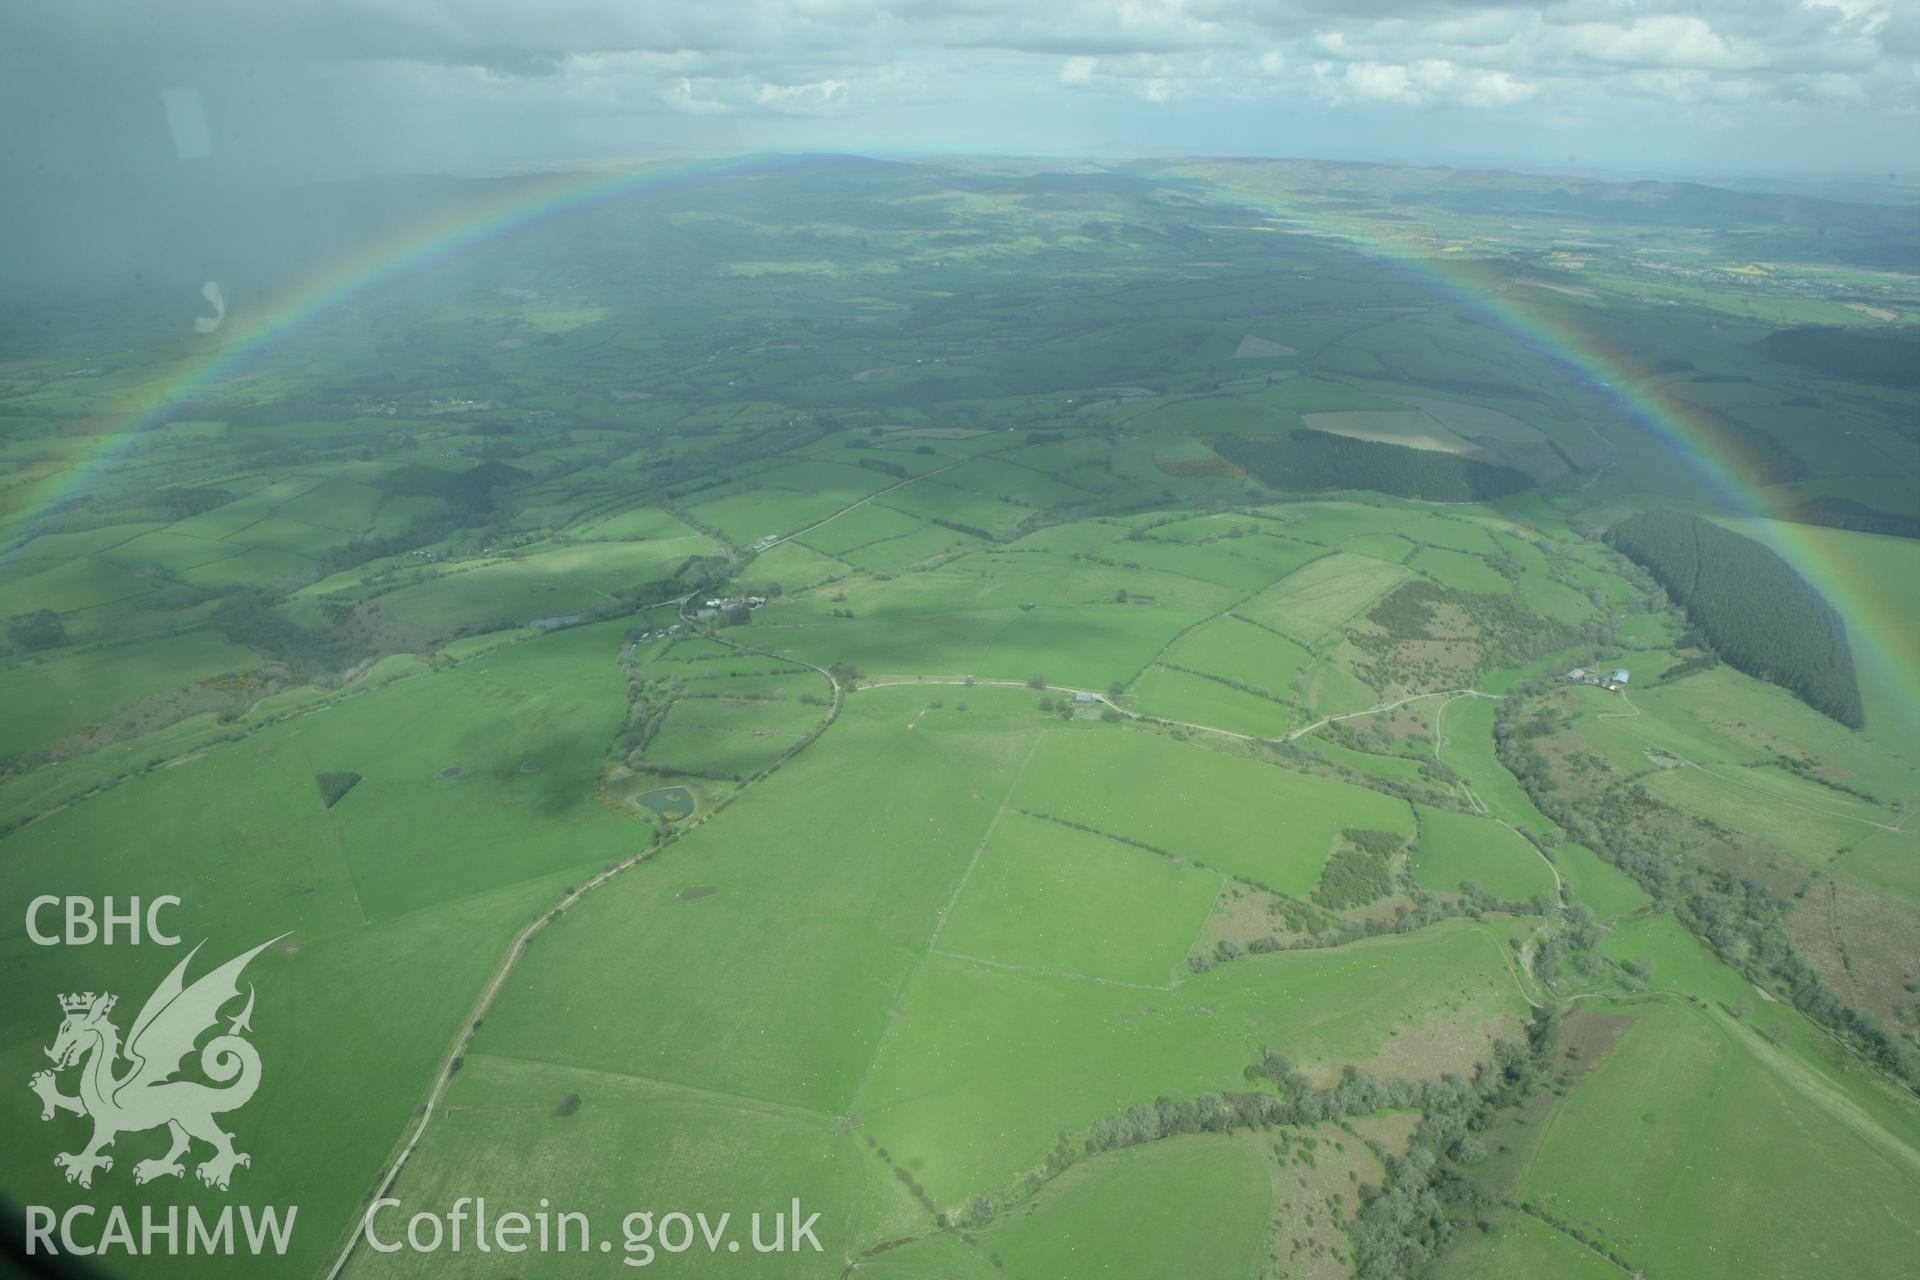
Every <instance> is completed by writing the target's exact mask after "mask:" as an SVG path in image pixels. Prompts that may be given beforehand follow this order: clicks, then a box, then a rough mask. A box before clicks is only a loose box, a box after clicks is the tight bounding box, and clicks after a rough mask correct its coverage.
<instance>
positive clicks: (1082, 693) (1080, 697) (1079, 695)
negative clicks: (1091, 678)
mask: <svg viewBox="0 0 1920 1280" xmlns="http://www.w3.org/2000/svg"><path fill="white" fill-rule="evenodd" d="M1073 700H1074V701H1075V702H1092V701H1093V695H1092V694H1090V693H1088V692H1087V691H1086V690H1085V689H1075V690H1074V691H1073Z"/></svg>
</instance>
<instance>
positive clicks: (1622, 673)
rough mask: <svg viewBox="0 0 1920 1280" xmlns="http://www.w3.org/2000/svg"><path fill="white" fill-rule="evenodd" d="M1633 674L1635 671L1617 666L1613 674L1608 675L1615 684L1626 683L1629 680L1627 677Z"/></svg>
mask: <svg viewBox="0 0 1920 1280" xmlns="http://www.w3.org/2000/svg"><path fill="white" fill-rule="evenodd" d="M1632 674H1633V673H1632V672H1630V671H1628V670H1627V669H1626V668H1625V667H1615V668H1614V669H1613V675H1611V676H1610V677H1608V679H1609V680H1611V681H1612V683H1614V684H1625V683H1626V682H1627V677H1628V676H1630V675H1632Z"/></svg>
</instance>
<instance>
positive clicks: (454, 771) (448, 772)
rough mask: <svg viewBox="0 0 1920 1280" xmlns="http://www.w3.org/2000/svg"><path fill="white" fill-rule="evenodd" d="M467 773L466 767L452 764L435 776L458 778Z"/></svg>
mask: <svg viewBox="0 0 1920 1280" xmlns="http://www.w3.org/2000/svg"><path fill="white" fill-rule="evenodd" d="M466 771H467V770H466V766H465V765H458V764H450V765H448V766H447V767H446V768H444V769H442V770H441V771H440V772H439V773H436V774H434V775H433V776H434V777H436V778H457V777H459V776H460V775H461V774H463V773H465V772H466Z"/></svg>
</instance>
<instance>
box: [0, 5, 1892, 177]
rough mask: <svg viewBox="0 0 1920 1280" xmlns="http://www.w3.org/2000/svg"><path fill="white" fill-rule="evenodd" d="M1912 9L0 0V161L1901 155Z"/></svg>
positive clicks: (1560, 161) (355, 163)
mask: <svg viewBox="0 0 1920 1280" xmlns="http://www.w3.org/2000/svg"><path fill="white" fill-rule="evenodd" d="M1917 10H1920V0H1701V2H1700V3H1674V2H1668V3H1655V2H1650V0H1565V2H1563V3H1550V4H1546V5H1539V4H1524V5H1523V4H1508V3H1502V2H1500V0H1491V2H1489V0H731V2H730V0H132V2H126V0H13V2H12V3H9V4H6V5H5V6H4V8H3V9H0V112H4V119H5V122H6V123H5V124H4V125H0V130H3V131H4V139H5V150H4V155H0V165H4V166H5V169H6V172H7V173H8V174H11V175H17V174H19V173H21V172H33V171H41V172H48V173H56V172H64V173H75V172H77V173H89V172H95V173H97V172H107V173H113V172H119V171H123V170H141V169H154V168H158V167H164V166H180V165H199V166H204V167H205V168H206V169H207V170H209V171H216V170H219V171H227V172H243V173H244V172H253V171H263V170H275V171H289V172H296V173H302V172H303V173H312V174H319V175H327V176H334V175H340V174H350V173H359V172H422V171H430V172H486V171H494V170H499V169H504V168H512V167H525V166H538V165H541V164H545V163H549V162H554V161H564V160H593V159H603V158H605V159H617V158H623V157H643V156H653V155H662V154H717V153H729V152H741V151H753V150H761V149H781V150H821V151H826V150H839V151H856V152H864V153H867V154H883V155H899V154H937V153H955V152H971V153H983V152H985V153H1013V154H1027V155H1073V154H1078V155H1092V156H1104V157H1124V156H1138V155H1156V154H1157V155H1169V154H1223V155H1224V154H1241V155H1244V154H1257V155H1275V156H1321V157H1335V158H1354V159H1387V160H1408V161H1415V162H1428V163H1454V164H1458V163H1494V164H1507V165H1514V166H1527V167H1541V166H1547V167H1556V168H1558V167H1565V166H1567V165H1568V164H1569V163H1576V164H1577V165H1579V166H1580V167H1598V168H1608V169H1615V170H1630V171H1689V170H1691V171H1700V172H1717V173H1728V172H1753V173H1766V172H1772V173H1788V172H1794V171H1810V172H1821V171H1825V172H1832V171H1843V170H1851V171H1858V172H1864V173H1880V174H1884V173H1886V172H1889V171H1900V172H1902V173H1903V176H1905V177H1906V178H1907V180H1909V181H1911V180H1913V176H1912V175H1907V174H1906V173H1905V171H1907V170H1909V169H1920V164H1917V163H1916V159H1917V158H1920V127H1917V126H1920V117H1917V116H1916V107H1920V60H1917V58H1916V55H1920V13H1917V12H1916V11H1917ZM5 180H7V178H5V177H0V181H5Z"/></svg>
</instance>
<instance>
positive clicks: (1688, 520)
mask: <svg viewBox="0 0 1920 1280" xmlns="http://www.w3.org/2000/svg"><path fill="white" fill-rule="evenodd" d="M1606 541H1607V545H1608V546H1610V547H1612V548H1613V549H1614V550H1616V551H1618V552H1620V553H1621V554H1622V555H1625V556H1626V557H1627V558H1628V559H1630V560H1632V561H1634V562H1635V563H1636V564H1638V565H1640V566H1641V567H1642V568H1644V569H1646V571H1647V572H1648V573H1651V574H1652V575H1653V577H1654V580H1655V581H1656V582H1658V583H1659V584H1660V585H1661V586H1662V587H1664V588H1665V589H1666V591H1667V594H1669V595H1670V596H1672V597H1673V598H1674V599H1675V600H1676V601H1678V602H1679V603H1680V604H1681V605H1682V606H1683V607H1684V608H1685V609H1686V611H1687V616H1688V618H1690V619H1691V620H1692V621H1693V624H1694V625H1695V626H1696V627H1698V628H1699V629H1700V632H1701V634H1702V635H1704V636H1705V637H1706V639H1707V641H1708V642H1709V643H1710V644H1712V646H1713V647H1714V649H1715V650H1716V651H1718V653H1719V654H1720V656H1721V657H1722V658H1724V659H1725V660H1726V661H1727V663H1728V664H1729V665H1731V666H1733V667H1735V668H1736V669H1738V670H1740V671H1744V672H1746V673H1747V674H1748V675H1750V676H1753V677H1755V678H1756V679H1760V680H1766V681H1769V682H1770V683H1773V684H1777V685H1779V686H1780V687H1781V688H1783V689H1786V690H1788V691H1790V692H1791V693H1793V694H1794V695H1795V696H1796V697H1798V698H1799V699H1800V700H1801V701H1803V702H1805V703H1806V704H1807V705H1808V706H1810V707H1812V708H1814V709H1815V710H1816V711H1819V712H1822V713H1823V714H1825V715H1829V716H1832V717H1833V718H1834V719H1835V720H1838V721H1839V722H1840V723H1841V724H1844V725H1848V726H1850V727H1852V728H1855V729H1858V728H1859V727H1860V726H1861V725H1863V724H1865V723H1866V713H1865V710H1864V708H1863V707H1862V706H1861V702H1860V684H1859V681H1858V680H1857V679H1856V678H1855V676H1854V671H1853V651H1852V649H1851V647H1850V646H1849V645H1848V644H1847V629H1846V624H1845V623H1844V622H1842V621H1841V619H1840V615H1839V614H1838V613H1837V612H1835V611H1834V608H1833V606H1832V605H1830V604H1828V603H1827V601H1826V599H1825V597H1823V596H1822V595H1821V594H1820V593H1819V592H1818V591H1816V590H1814V588H1813V586H1812V585H1811V584H1810V583H1808V582H1807V580H1806V579H1805V578H1802V577H1801V576H1800V575H1799V574H1798V573H1796V572H1795V571H1794V569H1793V566H1791V565H1789V564H1788V563H1787V562H1786V561H1785V560H1782V559H1781V558H1780V557H1779V556H1777V555H1775V554H1774V553H1773V552H1772V551H1771V550H1769V549H1768V548H1767V547H1765V546H1762V545H1761V544H1760V543H1758V542H1755V541H1754V540H1753V539H1752V538H1747V537H1742V536H1741V535H1740V534H1737V533H1733V532H1731V531H1729V530H1726V529H1723V528H1721V527H1720V526H1719V525H1717V524H1714V523H1713V522H1712V521H1711V520H1703V519H1701V518H1700V517H1699V516H1690V515H1685V514H1682V513H1681V512H1678V511H1666V510H1660V509H1655V510H1652V511H1643V512H1641V513H1640V514H1639V515H1636V516H1629V517H1628V518H1627V519H1625V520H1622V521H1621V522H1620V523H1619V524H1616V525H1614V526H1613V528H1611V529H1609V530H1607V534H1606Z"/></svg>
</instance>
